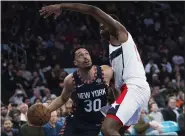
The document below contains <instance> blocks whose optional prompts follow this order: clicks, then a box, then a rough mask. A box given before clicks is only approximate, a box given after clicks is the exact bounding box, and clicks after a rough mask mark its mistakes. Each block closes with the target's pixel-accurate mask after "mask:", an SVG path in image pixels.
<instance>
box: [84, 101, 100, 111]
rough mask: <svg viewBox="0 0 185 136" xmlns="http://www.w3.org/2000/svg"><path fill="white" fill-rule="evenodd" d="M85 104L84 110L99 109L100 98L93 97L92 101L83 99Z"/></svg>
mask: <svg viewBox="0 0 185 136" xmlns="http://www.w3.org/2000/svg"><path fill="white" fill-rule="evenodd" d="M84 102H85V103H86V104H87V107H86V108H84V109H85V111H86V112H91V111H94V112H97V111H99V110H100V109H101V100H100V99H95V100H94V101H91V100H85V101H84Z"/></svg>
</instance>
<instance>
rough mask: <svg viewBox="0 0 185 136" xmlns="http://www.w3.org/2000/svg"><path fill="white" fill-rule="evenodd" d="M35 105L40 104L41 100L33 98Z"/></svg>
mask: <svg viewBox="0 0 185 136" xmlns="http://www.w3.org/2000/svg"><path fill="white" fill-rule="evenodd" d="M37 103H42V99H40V98H35V100H34V103H33V104H37Z"/></svg>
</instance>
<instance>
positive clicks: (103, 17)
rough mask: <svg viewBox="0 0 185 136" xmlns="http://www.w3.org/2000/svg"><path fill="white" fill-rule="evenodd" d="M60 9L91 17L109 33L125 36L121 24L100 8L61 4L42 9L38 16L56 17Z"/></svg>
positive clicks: (124, 30) (77, 4) (79, 4)
mask: <svg viewBox="0 0 185 136" xmlns="http://www.w3.org/2000/svg"><path fill="white" fill-rule="evenodd" d="M62 9H70V10H74V11H77V12H81V13H84V14H89V15H92V16H93V17H94V18H95V19H96V20H97V21H98V22H99V23H102V24H104V25H105V26H107V27H108V28H109V29H110V30H111V32H116V34H118V33H119V32H125V34H127V31H126V29H125V27H124V26H123V25H122V24H120V23H119V22H117V21H116V20H114V19H113V18H112V17H111V16H109V15H108V14H106V13H105V12H104V11H102V10H101V9H100V8H98V7H95V6H92V5H87V4H81V3H61V4H55V5H49V6H45V7H42V9H41V10H40V14H41V15H44V16H45V17H48V16H50V15H52V14H55V16H58V15H59V14H60V13H61V10H62Z"/></svg>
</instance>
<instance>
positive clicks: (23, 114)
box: [19, 103, 28, 124]
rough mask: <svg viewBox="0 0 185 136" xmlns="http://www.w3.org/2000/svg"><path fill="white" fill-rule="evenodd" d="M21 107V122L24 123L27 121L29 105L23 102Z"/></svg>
mask: <svg viewBox="0 0 185 136" xmlns="http://www.w3.org/2000/svg"><path fill="white" fill-rule="evenodd" d="M19 109H20V111H21V124H24V123H26V122H27V112H28V105H27V104H25V103H23V104H21V105H20V106H19Z"/></svg>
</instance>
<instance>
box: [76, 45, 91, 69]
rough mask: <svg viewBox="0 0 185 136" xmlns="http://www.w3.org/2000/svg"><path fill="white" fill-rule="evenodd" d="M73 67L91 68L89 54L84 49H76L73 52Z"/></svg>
mask: <svg viewBox="0 0 185 136" xmlns="http://www.w3.org/2000/svg"><path fill="white" fill-rule="evenodd" d="M74 64H75V66H77V67H79V68H83V69H90V68H91V67H92V60H91V56H90V54H89V52H88V51H87V50H86V49H83V48H81V49H78V50H77V51H76V52H75V61H74Z"/></svg>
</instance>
